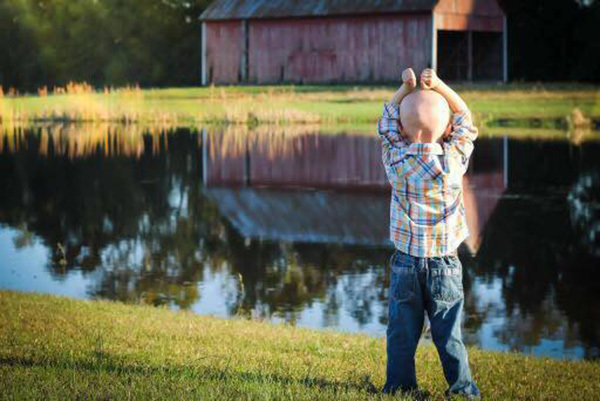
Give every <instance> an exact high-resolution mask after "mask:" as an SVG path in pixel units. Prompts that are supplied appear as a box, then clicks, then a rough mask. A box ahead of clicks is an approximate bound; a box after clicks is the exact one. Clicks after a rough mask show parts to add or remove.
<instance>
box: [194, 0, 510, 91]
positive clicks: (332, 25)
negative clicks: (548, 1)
mask: <svg viewBox="0 0 600 401" xmlns="http://www.w3.org/2000/svg"><path fill="white" fill-rule="evenodd" d="M200 20H201V21H202V63H201V64H202V84H203V85H206V84H208V83H223V84H236V83H253V84H266V83H281V82H290V83H343V82H348V83H350V82H370V83H375V82H380V83H383V82H392V81H393V82H397V81H398V79H399V76H400V70H401V69H402V68H403V67H406V66H412V67H413V68H415V70H416V71H417V73H418V72H419V71H421V70H422V69H423V68H426V67H433V68H435V69H436V70H437V71H438V73H439V74H440V76H441V77H443V78H444V79H448V80H455V81H456V80H469V81H470V80H488V81H489V80H504V81H506V80H507V71H506V16H505V14H504V12H503V11H502V9H501V8H500V7H499V6H498V4H497V2H496V0H437V1H436V0H302V1H299V0H216V1H215V2H213V3H212V4H211V5H210V6H209V7H208V8H207V9H206V10H205V11H204V12H203V13H202V15H201V16H200Z"/></svg>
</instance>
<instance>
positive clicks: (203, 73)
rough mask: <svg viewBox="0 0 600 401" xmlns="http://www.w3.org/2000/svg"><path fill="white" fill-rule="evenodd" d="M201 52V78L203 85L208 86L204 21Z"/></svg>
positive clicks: (203, 24) (203, 23)
mask: <svg viewBox="0 0 600 401" xmlns="http://www.w3.org/2000/svg"><path fill="white" fill-rule="evenodd" d="M200 41H201V44H200V46H201V49H200V51H201V53H202V56H201V57H202V60H201V61H200V64H201V67H200V69H201V71H200V76H201V80H202V86H206V22H204V21H202V32H201V40H200Z"/></svg>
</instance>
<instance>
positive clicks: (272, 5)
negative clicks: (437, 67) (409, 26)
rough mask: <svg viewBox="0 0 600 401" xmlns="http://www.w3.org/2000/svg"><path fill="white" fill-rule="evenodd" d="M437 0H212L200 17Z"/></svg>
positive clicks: (377, 9)
mask: <svg viewBox="0 0 600 401" xmlns="http://www.w3.org/2000/svg"><path fill="white" fill-rule="evenodd" d="M436 3H437V0H216V1H214V2H212V3H211V4H210V5H209V6H208V7H207V8H206V10H204V12H203V13H202V15H200V19H201V20H225V19H246V18H281V17H317V16H331V15H353V14H377V13H394V12H417V11H431V10H432V9H433V8H434V7H435V5H436Z"/></svg>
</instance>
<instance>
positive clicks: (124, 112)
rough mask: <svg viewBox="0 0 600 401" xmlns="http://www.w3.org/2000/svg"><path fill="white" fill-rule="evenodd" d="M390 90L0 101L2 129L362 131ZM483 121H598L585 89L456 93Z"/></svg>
mask: <svg viewBox="0 0 600 401" xmlns="http://www.w3.org/2000/svg"><path fill="white" fill-rule="evenodd" d="M395 89H396V88H395V87H393V86H343V85H342V86H327V85H323V86H294V85H281V86H214V87H212V86H209V87H195V88H170V89H139V88H135V87H134V88H123V89H117V90H112V91H106V92H95V91H92V90H91V88H89V87H87V86H81V87H77V86H73V87H72V89H71V92H70V93H57V94H52V93H48V94H47V93H43V94H42V96H38V95H26V96H8V95H4V96H3V97H0V118H1V121H2V122H3V124H10V123H15V122H21V123H22V122H32V121H55V122H56V121H59V122H60V121H63V122H64V121H94V122H99V121H103V122H107V121H110V122H136V123H142V124H161V125H169V126H198V125H200V124H206V123H246V124H258V123H309V124H328V125H331V124H348V123H352V124H365V123H372V122H373V121H375V120H376V118H377V117H378V116H379V114H380V112H381V103H382V101H384V100H387V99H389V98H390V97H391V95H392V94H393V92H394V91H395ZM457 90H458V91H459V92H460V93H461V94H462V95H463V96H464V97H465V99H466V100H467V102H468V103H469V104H470V105H471V108H472V110H473V111H474V112H475V114H476V116H477V118H478V119H480V121H489V120H492V119H524V118H540V119H564V118H566V116H568V115H569V114H570V113H571V112H572V111H573V109H574V108H578V109H579V110H581V111H582V113H583V115H584V116H586V117H588V118H589V117H594V118H596V117H600V90H599V89H598V87H595V86H586V85H575V84H573V85H550V84H549V85H525V84H512V85H494V86H491V85H487V86H458V87H457Z"/></svg>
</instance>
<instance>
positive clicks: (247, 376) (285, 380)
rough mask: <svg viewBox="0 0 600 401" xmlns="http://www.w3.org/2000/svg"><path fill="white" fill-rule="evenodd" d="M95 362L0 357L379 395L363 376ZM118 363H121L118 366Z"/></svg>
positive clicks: (10, 361) (30, 363) (16, 362)
mask: <svg viewBox="0 0 600 401" xmlns="http://www.w3.org/2000/svg"><path fill="white" fill-rule="evenodd" d="M94 356H95V358H97V361H82V360H79V361H77V360H74V361H68V360H56V359H55V360H53V359H45V360H36V359H32V358H25V357H14V356H4V357H0V365H8V366H22V367H45V368H59V369H73V370H87V371H90V372H100V371H102V372H106V373H120V374H137V375H148V374H151V375H154V374H163V375H164V374H169V375H174V376H186V377H190V378H202V379H204V380H212V381H227V380H239V381H246V382H257V383H277V384H281V385H303V386H306V387H311V388H319V389H324V390H333V392H338V391H340V390H345V391H348V390H355V391H365V392H367V393H369V394H375V393H379V391H378V390H377V388H376V387H375V385H374V384H373V383H372V382H371V379H370V377H368V376H365V377H363V378H362V380H361V381H360V382H359V383H356V382H354V383H352V382H348V383H342V382H336V381H331V380H328V379H325V378H323V377H309V376H305V377H302V378H292V377H287V376H281V375H276V374H260V373H255V372H234V371H231V370H229V369H228V366H229V364H228V365H227V366H226V367H225V368H223V369H221V368H211V367H205V366H202V367H197V366H196V367H186V366H177V365H174V366H169V365H165V366H140V365H132V364H127V363H124V362H123V361H124V358H121V357H115V356H112V355H108V354H106V353H103V354H102V356H99V355H97V353H95V354H94ZM119 361H121V362H119Z"/></svg>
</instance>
